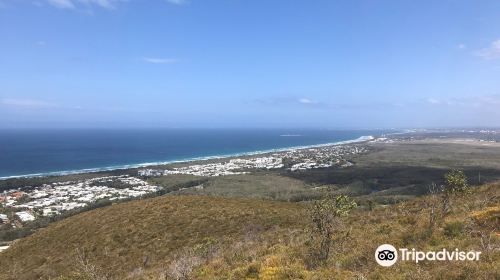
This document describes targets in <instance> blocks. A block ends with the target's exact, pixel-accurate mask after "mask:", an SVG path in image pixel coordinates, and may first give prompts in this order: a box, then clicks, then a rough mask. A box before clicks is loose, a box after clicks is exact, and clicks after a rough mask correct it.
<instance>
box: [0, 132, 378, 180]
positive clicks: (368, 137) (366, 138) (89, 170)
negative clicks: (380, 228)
mask: <svg viewBox="0 0 500 280" xmlns="http://www.w3.org/2000/svg"><path fill="white" fill-rule="evenodd" d="M374 139H376V137H374V136H372V135H364V136H360V137H358V138H356V139H351V140H344V141H338V142H330V143H321V144H313V145H303V146H293V147H285V148H275V149H268V150H259V151H251V152H241V153H234V154H222V155H213V156H202V157H192V158H185V159H180V160H170V161H159V162H145V163H137V164H124V165H114V166H107V167H96V168H85V169H77V170H64V171H53V172H43V173H32V174H23V175H12V176H4V177H0V181H3V180H9V179H22V178H42V177H50V176H65V175H74V174H85V173H98V172H105V171H115V170H127V169H136V168H144V167H152V166H160V165H168V164H176V163H189V162H196V161H205V160H217V159H227V158H234V157H243V156H256V155H264V154H269V153H279V152H286V151H292V150H302V149H310V148H321V147H328V146H338V145H347V144H355V143H363V142H367V141H371V140H374Z"/></svg>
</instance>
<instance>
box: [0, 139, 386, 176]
mask: <svg viewBox="0 0 500 280" xmlns="http://www.w3.org/2000/svg"><path fill="white" fill-rule="evenodd" d="M388 132H389V131H382V130H326V129H324V130H319V129H318V130H312V129H308V130H293V129H114V130H105V129H80V130H76V129H75V130H62V129H59V130H0V179H5V178H9V177H19V176H43V175H56V174H69V173H78V172H92V171H100V170H111V169H120V168H129V167H137V166H143V165H152V164H159V163H168V162H175V161H188V160H194V159H203V158H212V157H224V156H232V155H243V154H249V153H258V152H267V151H272V150H277V149H286V148H293V147H303V146H312V145H320V144H328V143H337V142H342V141H348V140H354V139H357V138H359V137H362V136H379V135H382V134H384V133H388ZM390 132H394V131H390Z"/></svg>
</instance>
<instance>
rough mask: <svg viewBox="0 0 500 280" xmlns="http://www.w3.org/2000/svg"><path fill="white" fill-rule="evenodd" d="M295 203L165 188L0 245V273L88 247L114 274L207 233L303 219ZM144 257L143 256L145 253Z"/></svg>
mask: <svg viewBox="0 0 500 280" xmlns="http://www.w3.org/2000/svg"><path fill="white" fill-rule="evenodd" d="M302 208H303V207H301V206H300V205H299V204H292V203H276V202H270V201H262V200H249V199H224V198H214V197H197V196H162V197H157V198H153V199H145V200H138V201H133V202H129V203H122V204H117V205H113V206H111V207H106V208H100V209H96V210H93V211H89V212H85V213H82V214H79V215H76V216H73V217H71V218H68V219H65V220H63V221H60V222H57V223H54V224H51V225H50V226H48V227H47V228H45V229H41V230H39V231H38V232H36V233H35V234H33V235H31V236H29V237H27V238H24V239H22V240H20V241H19V242H17V243H16V244H14V245H13V246H12V247H11V248H9V249H8V250H7V251H5V252H4V253H2V255H1V258H0V267H2V269H1V270H0V278H2V279H36V278H39V277H42V276H44V277H49V276H50V277H55V276H58V275H60V274H67V273H69V272H71V271H74V270H76V269H77V267H75V263H76V262H77V259H78V257H77V255H78V253H81V254H86V255H88V256H89V258H91V259H92V261H93V262H95V263H98V264H99V266H101V267H102V269H103V270H106V271H112V272H113V274H114V275H115V276H118V275H126V274H127V273H129V272H131V271H133V270H134V269H135V268H141V267H143V266H144V262H147V264H146V267H156V266H160V265H161V264H162V263H163V262H164V261H165V260H167V259H169V258H171V257H172V256H173V254H175V253H176V251H177V250H179V249H181V248H182V247H189V246H193V245H195V244H198V243H200V242H201V241H203V240H206V239H210V238H211V239H217V240H219V239H220V240H222V239H232V238H235V239H237V238H240V237H243V236H244V233H245V231H248V230H249V229H252V228H255V229H259V230H268V229H270V228H272V227H284V228H294V227H298V226H301V224H302V220H301V219H299V218H298V217H300V216H301V215H302V214H301V213H302ZM77 249H78V251H79V252H78V251H77ZM145 259H147V261H145Z"/></svg>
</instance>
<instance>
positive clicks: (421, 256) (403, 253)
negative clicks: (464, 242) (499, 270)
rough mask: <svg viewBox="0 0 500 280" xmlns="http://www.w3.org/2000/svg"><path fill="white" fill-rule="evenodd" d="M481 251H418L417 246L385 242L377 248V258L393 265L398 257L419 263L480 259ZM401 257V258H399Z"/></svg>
mask: <svg viewBox="0 0 500 280" xmlns="http://www.w3.org/2000/svg"><path fill="white" fill-rule="evenodd" d="M480 255H481V252H479V251H468V252H465V251H459V250H458V249H455V250H453V251H448V250H446V249H442V250H440V251H427V252H423V251H417V250H415V248H413V249H411V250H410V249H407V248H399V250H397V249H396V248H395V247H394V246H392V245H391V244H383V245H380V246H378V248H377V250H375V260H376V261H377V263H378V264H379V265H381V266H386V267H387V266H392V265H393V264H395V263H396V262H397V261H398V259H399V260H400V261H411V262H415V263H418V262H419V261H424V260H426V261H478V260H479V256H480ZM398 257H399V258H398Z"/></svg>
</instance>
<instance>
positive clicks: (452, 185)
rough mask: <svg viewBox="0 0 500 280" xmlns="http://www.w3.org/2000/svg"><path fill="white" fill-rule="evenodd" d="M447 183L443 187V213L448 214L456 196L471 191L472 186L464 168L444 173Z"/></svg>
mask: <svg viewBox="0 0 500 280" xmlns="http://www.w3.org/2000/svg"><path fill="white" fill-rule="evenodd" d="M444 179H445V185H444V186H443V187H442V192H443V197H442V209H441V212H442V215H443V216H446V215H447V214H449V213H450V212H451V210H452V200H453V198H454V196H457V195H464V194H469V193H470V191H471V190H470V186H469V184H468V182H467V176H465V174H464V172H463V171H462V170H451V171H449V172H448V173H446V174H445V175H444Z"/></svg>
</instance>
